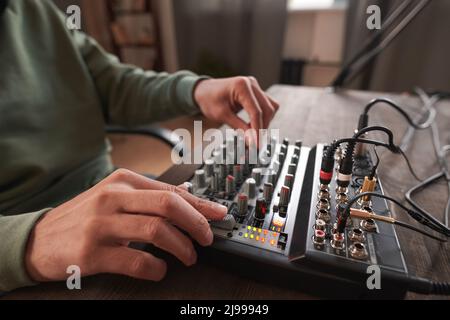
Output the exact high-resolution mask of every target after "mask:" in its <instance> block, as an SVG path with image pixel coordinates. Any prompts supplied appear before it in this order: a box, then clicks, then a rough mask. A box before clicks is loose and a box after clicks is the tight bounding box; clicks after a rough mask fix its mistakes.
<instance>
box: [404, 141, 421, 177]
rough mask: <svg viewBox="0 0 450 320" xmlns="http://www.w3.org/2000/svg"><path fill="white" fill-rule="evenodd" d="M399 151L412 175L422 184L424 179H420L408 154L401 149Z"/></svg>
mask: <svg viewBox="0 0 450 320" xmlns="http://www.w3.org/2000/svg"><path fill="white" fill-rule="evenodd" d="M399 151H400V154H401V155H402V157H403V159H405V162H406V165H407V166H408V170H409V172H410V173H411V175H412V176H413V177H414V179H416V180H417V181H419V182H422V181H423V179H421V178H419V176H418V175H417V173H416V171H415V170H414V168H413V167H412V164H411V161H409V159H408V157H407V156H406V153H405V152H404V151H403V150H402V149H401V148H399Z"/></svg>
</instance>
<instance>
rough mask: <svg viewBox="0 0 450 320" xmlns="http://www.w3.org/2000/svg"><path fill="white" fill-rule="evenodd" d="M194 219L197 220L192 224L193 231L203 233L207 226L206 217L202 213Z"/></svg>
mask: <svg viewBox="0 0 450 320" xmlns="http://www.w3.org/2000/svg"><path fill="white" fill-rule="evenodd" d="M196 220H197V221H196V222H195V225H194V228H195V231H196V232H199V233H201V234H205V233H206V232H207V230H208V228H209V225H208V220H206V218H205V217H204V216H202V215H199V216H198V217H197V218H196Z"/></svg>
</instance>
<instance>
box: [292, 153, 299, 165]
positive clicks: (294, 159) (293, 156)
mask: <svg viewBox="0 0 450 320" xmlns="http://www.w3.org/2000/svg"><path fill="white" fill-rule="evenodd" d="M291 163H295V164H298V155H296V154H294V155H292V158H291Z"/></svg>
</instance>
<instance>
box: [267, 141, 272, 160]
mask: <svg viewBox="0 0 450 320" xmlns="http://www.w3.org/2000/svg"><path fill="white" fill-rule="evenodd" d="M266 152H267V156H268V157H271V156H272V152H273V149H272V145H271V144H270V143H268V144H267V150H266Z"/></svg>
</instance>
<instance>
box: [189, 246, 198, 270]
mask: <svg viewBox="0 0 450 320" xmlns="http://www.w3.org/2000/svg"><path fill="white" fill-rule="evenodd" d="M187 250H188V257H189V259H188V260H189V263H188V266H192V265H193V264H195V263H196V262H197V253H196V252H195V250H194V249H192V248H188V249H187Z"/></svg>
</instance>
